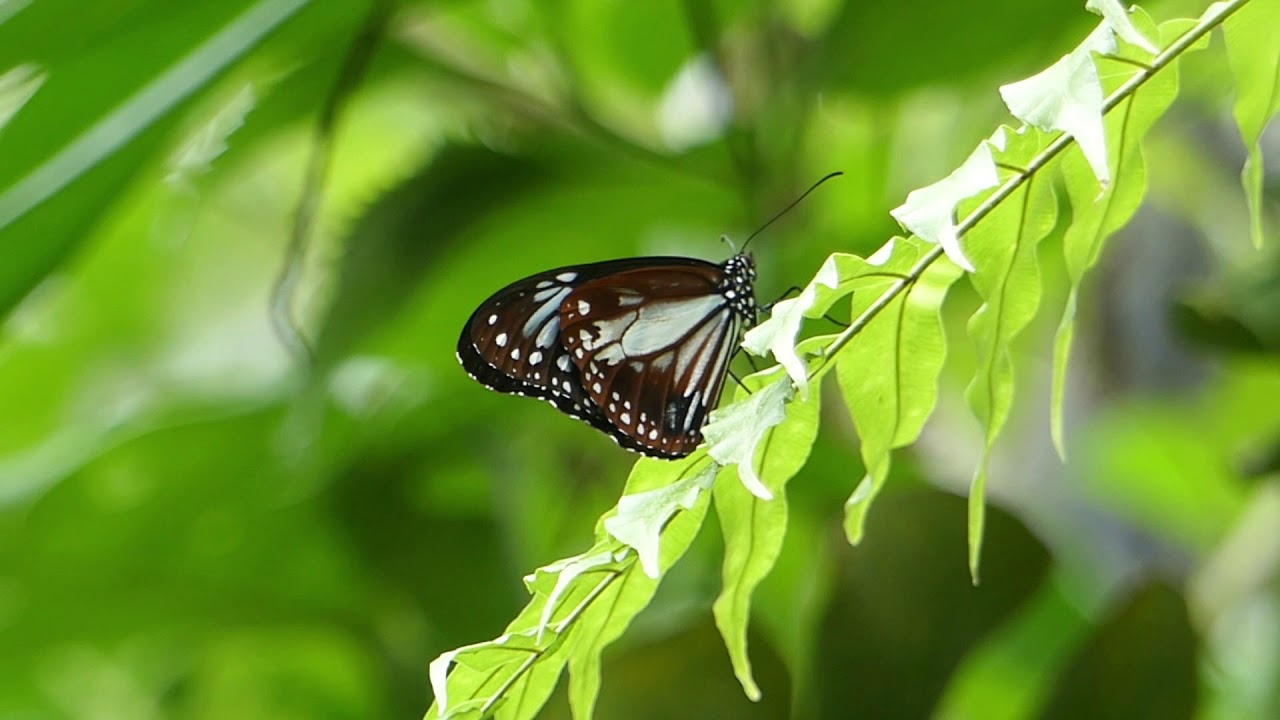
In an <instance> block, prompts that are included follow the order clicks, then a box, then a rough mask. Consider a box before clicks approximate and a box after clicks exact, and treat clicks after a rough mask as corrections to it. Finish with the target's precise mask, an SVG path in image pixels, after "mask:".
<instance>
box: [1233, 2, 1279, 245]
mask: <svg viewBox="0 0 1280 720" xmlns="http://www.w3.org/2000/svg"><path fill="white" fill-rule="evenodd" d="M1276 27H1280V3H1276V2H1266V1H1265V0H1263V1H1262V2H1252V3H1249V5H1248V6H1247V7H1245V8H1243V9H1242V10H1241V11H1240V12H1238V13H1236V14H1235V15H1234V16H1233V17H1231V18H1228V19H1227V21H1226V22H1225V23H1224V24H1223V32H1224V34H1225V35H1226V40H1227V58H1228V59H1229V60H1230V62H1231V73H1232V75H1234V76H1235V78H1234V79H1235V84H1236V102H1235V106H1234V107H1233V108H1232V112H1233V113H1234V115H1235V118H1236V123H1237V124H1238V125H1239V126H1240V135H1241V136H1242V137H1243V139H1244V145H1245V149H1246V150H1247V151H1248V153H1249V157H1248V159H1247V160H1245V164H1244V171H1243V172H1241V173H1240V182H1241V183H1242V184H1243V185H1244V193H1245V199H1246V200H1247V201H1248V203H1249V227H1250V230H1251V232H1252V235H1253V245H1254V247H1258V248H1260V247H1262V242H1263V239H1264V237H1265V236H1266V228H1265V226H1264V222H1263V207H1264V203H1263V197H1262V184H1263V178H1264V173H1263V167H1262V145H1261V140H1262V131H1263V130H1264V129H1265V128H1266V126H1267V123H1268V122H1269V121H1270V120H1271V118H1273V117H1275V115H1276V113H1277V112H1280V83H1278V82H1277V81H1276V77H1277V76H1280V43H1277V42H1276V36H1275V33H1274V32H1271V30H1272V29H1273V28H1276Z"/></svg>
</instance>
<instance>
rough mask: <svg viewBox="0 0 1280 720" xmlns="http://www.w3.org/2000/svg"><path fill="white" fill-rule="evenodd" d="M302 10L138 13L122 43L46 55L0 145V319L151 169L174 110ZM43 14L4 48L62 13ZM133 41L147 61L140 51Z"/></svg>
mask: <svg viewBox="0 0 1280 720" xmlns="http://www.w3.org/2000/svg"><path fill="white" fill-rule="evenodd" d="M308 2H309V0H258V1H257V2H253V3H249V2H245V1H244V0H240V2H239V4H238V5H237V4H236V3H232V4H227V3H203V4H193V5H190V6H187V5H183V6H181V7H182V10H181V11H178V12H184V13H186V14H187V16H186V17H185V18H182V19H181V20H180V21H178V22H174V18H173V17H172V15H171V14H172V13H173V12H175V11H174V10H173V9H171V8H170V9H166V10H165V11H158V12H154V13H150V14H145V15H144V17H143V18H141V19H140V22H139V24H138V25H136V26H133V27H131V28H130V33H129V34H128V35H121V36H116V37H110V38H109V39H104V38H95V40H97V41H98V42H97V43H95V44H94V45H91V46H88V47H87V48H81V53H80V54H79V55H78V56H76V57H74V59H72V58H64V57H58V56H56V55H53V56H51V57H53V58H56V59H53V60H51V61H50V62H49V63H48V64H47V65H46V69H47V72H48V74H49V75H48V76H49V79H48V81H47V82H46V83H45V86H44V88H43V89H42V91H41V92H40V93H38V94H36V95H35V96H34V97H33V98H32V100H31V101H30V102H29V103H27V106H26V108H25V110H24V111H23V112H22V113H21V114H19V115H18V116H17V117H15V118H14V119H13V121H12V122H10V124H9V126H8V127H7V128H6V130H5V133H4V134H3V135H0V155H3V156H5V157H6V158H7V162H6V163H5V165H4V167H3V168H2V169H0V232H3V233H4V236H5V239H6V247H7V248H9V249H8V261H7V262H5V263H4V264H3V267H4V269H3V270H2V271H0V312H7V310H8V309H10V308H11V307H12V306H13V305H14V304H15V303H16V302H17V301H18V300H19V299H20V298H21V297H22V296H23V295H25V294H26V293H27V292H29V291H30V290H31V288H33V287H34V286H35V285H36V284H37V283H38V282H39V281H40V279H41V278H43V277H44V276H45V275H46V274H47V273H48V272H49V271H50V270H52V269H53V268H54V267H56V266H57V265H58V264H59V263H60V262H61V261H62V260H63V259H64V258H65V257H67V255H68V254H69V253H70V252H71V251H73V250H74V249H75V248H76V247H77V245H78V244H79V242H80V240H81V239H82V238H83V237H84V236H85V235H86V234H87V232H86V231H87V229H88V228H89V227H90V226H91V225H92V224H93V223H94V222H96V221H97V219H98V217H99V216H100V215H101V214H102V212H103V210H104V209H105V208H110V207H111V203H110V202H108V201H107V200H108V199H109V198H110V197H111V195H112V194H114V193H115V192H118V189H119V187H120V185H121V184H123V183H125V182H127V181H128V179H129V178H131V177H133V176H134V175H135V174H136V173H137V171H138V170H139V169H141V168H145V167H146V166H147V164H148V163H147V160H148V158H149V157H151V156H153V154H154V153H155V152H156V151H157V149H158V148H159V146H160V144H161V143H162V142H163V138H164V134H165V133H166V132H167V130H168V129H169V128H170V127H171V126H172V122H173V116H174V111H175V110H177V109H179V108H180V107H181V106H182V104H183V103H184V102H185V101H187V100H188V99H189V98H191V97H192V96H193V95H194V94H195V93H196V92H197V91H199V90H200V89H201V88H202V87H205V86H206V85H208V84H209V83H210V82H211V81H212V80H213V79H214V78H215V77H216V76H217V75H218V74H219V73H220V72H222V71H224V70H225V69H226V68H228V67H229V66H231V65H232V64H233V63H234V62H236V61H237V60H239V59H240V58H241V57H243V56H244V55H245V54H246V53H248V52H250V51H251V50H252V49H253V48H254V47H256V46H258V45H259V44H261V43H262V42H263V41H264V39H265V38H266V37H267V35H268V34H269V33H270V32H271V31H272V30H274V29H275V28H276V27H278V26H280V25H281V24H283V23H285V22H287V21H289V20H290V19H291V18H293V17H294V16H295V15H297V14H298V13H299V11H300V10H302V8H304V7H305V6H306V5H307V4H308ZM48 5H49V6H48V7H39V8H38V9H36V8H33V9H31V10H30V11H28V12H23V13H20V14H19V15H18V16H17V17H15V18H14V19H13V20H11V21H10V22H8V23H6V24H5V25H4V26H0V45H3V44H5V43H6V42H7V40H6V38H9V37H22V36H21V35H20V33H22V32H23V31H24V30H25V31H27V32H31V30H30V28H31V27H32V26H31V25H28V23H32V24H35V27H40V25H39V23H41V22H42V21H45V20H47V19H48V15H45V14H46V13H54V14H55V15H54V17H57V15H56V14H57V13H59V12H60V9H59V8H58V7H57V5H58V3H49V4H48ZM152 5H154V6H159V5H163V3H152ZM175 7H176V6H175ZM42 15H44V17H41V16H42ZM331 19H332V18H324V20H326V21H328V20H331ZM54 24H55V25H57V24H58V23H54ZM312 29H313V30H315V31H317V32H319V33H327V32H332V31H333V30H334V28H332V27H323V26H320V27H313V28H312ZM140 37H141V38H146V39H145V41H139V40H138V38H140ZM138 42H143V43H144V46H145V47H149V48H150V51H149V52H147V53H138V52H136V47H137V45H136V44H135V43H138ZM22 46H23V45H22V44H18V45H16V46H14V47H22ZM103 63H107V64H112V65H113V66H114V70H115V72H113V74H112V75H111V82H110V84H103V81H102V78H101V75H100V74H99V72H98V70H99V67H100V65H101V64H103ZM166 63H167V64H166ZM53 108H59V109H58V110H57V111H54V110H53ZM70 108H75V111H73V112H68V110H69V109H70ZM52 118H57V119H56V121H53V122H50V120H51V119H52Z"/></svg>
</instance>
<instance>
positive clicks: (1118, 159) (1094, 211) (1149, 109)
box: [1050, 12, 1187, 458]
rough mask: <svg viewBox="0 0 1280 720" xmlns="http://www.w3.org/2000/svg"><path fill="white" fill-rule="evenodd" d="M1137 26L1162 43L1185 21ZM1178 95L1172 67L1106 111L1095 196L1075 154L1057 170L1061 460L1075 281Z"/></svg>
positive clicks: (1129, 206)
mask: <svg viewBox="0 0 1280 720" xmlns="http://www.w3.org/2000/svg"><path fill="white" fill-rule="evenodd" d="M1135 20H1136V21H1137V22H1138V24H1139V26H1140V27H1143V28H1146V29H1147V32H1148V33H1149V34H1152V35H1159V36H1160V37H1161V40H1162V41H1163V42H1171V41H1172V40H1173V39H1174V38H1176V37H1178V36H1179V35H1181V34H1182V33H1183V32H1185V31H1186V29H1187V23H1185V22H1177V23H1167V24H1165V25H1164V26H1161V28H1160V29H1159V30H1156V29H1155V28H1154V26H1153V25H1152V23H1151V20H1150V19H1149V18H1148V17H1147V15H1146V14H1145V13H1142V12H1138V13H1136V14H1135ZM1177 94H1178V73H1177V68H1176V67H1175V68H1169V69H1168V70H1166V71H1165V72H1161V73H1158V74H1156V75H1155V76H1153V77H1151V78H1150V79H1148V80H1147V82H1146V83H1144V84H1143V86H1142V88H1141V89H1140V90H1139V91H1138V92H1137V93H1135V94H1134V95H1132V96H1131V97H1129V98H1128V99H1126V100H1125V101H1124V102H1123V103H1121V104H1120V105H1119V106H1117V107H1116V108H1115V109H1114V110H1112V111H1111V112H1110V113H1109V114H1108V115H1107V118H1106V128H1107V132H1108V134H1109V135H1110V136H1111V137H1112V138H1115V140H1114V141H1113V142H1112V143H1111V144H1110V147H1109V150H1110V153H1111V161H1110V163H1111V167H1112V171H1113V174H1114V175H1115V178H1116V179H1115V182H1114V183H1112V184H1111V185H1110V186H1108V187H1106V188H1103V191H1102V192H1101V194H1099V192H1098V188H1097V184H1096V183H1095V182H1094V181H1093V177H1092V173H1091V171H1090V168H1089V165H1088V164H1087V162H1086V161H1085V159H1084V157H1083V156H1082V155H1081V154H1080V152H1079V151H1078V150H1069V151H1067V153H1066V154H1065V155H1064V156H1063V159H1062V162H1061V164H1060V167H1061V169H1062V176H1063V179H1064V184H1065V185H1066V190H1067V198H1068V199H1069V200H1070V202H1071V224H1070V225H1069V226H1068V227H1067V231H1066V235H1065V236H1064V237H1063V240H1062V251H1063V255H1064V258H1065V260H1066V267H1067V277H1068V280H1069V282H1070V287H1069V290H1068V293H1067V300H1066V307H1065V308H1064V310H1063V313H1062V319H1061V320H1060V321H1059V323H1058V330H1057V333H1056V335H1055V337H1054V344H1053V387H1052V397H1051V404H1050V408H1051V409H1050V427H1051V433H1052V436H1053V443H1054V447H1055V448H1057V451H1058V454H1059V456H1060V457H1063V458H1065V457H1066V438H1065V431H1064V428H1063V420H1062V417H1063V405H1064V402H1065V398H1066V383H1067V365H1068V363H1069V360H1070V355H1071V343H1072V340H1073V338H1074V336H1075V321H1076V309H1077V304H1078V302H1079V299H1078V298H1079V292H1080V283H1081V282H1082V281H1083V279H1084V276H1085V274H1086V273H1087V272H1088V271H1089V269H1090V268H1092V267H1093V265H1094V264H1095V263H1096V262H1097V260H1098V258H1099V257H1100V256H1101V253H1102V248H1103V247H1104V244H1105V242H1106V240H1107V238H1108V237H1109V236H1110V235H1111V234H1112V233H1114V232H1115V231H1116V230H1118V229H1120V228H1121V227H1123V226H1124V225H1125V223H1127V222H1128V221H1129V219H1130V218H1131V217H1133V214H1134V212H1136V211H1137V209H1138V206H1139V205H1140V204H1141V202H1142V198H1143V196H1144V195H1145V194H1146V182H1147V177H1146V163H1145V162H1144V160H1143V157H1142V147H1141V141H1142V138H1143V137H1144V136H1145V135H1146V134H1147V131H1149V130H1150V129H1151V126H1152V125H1153V124H1154V123H1155V121H1156V120H1158V119H1159V118H1160V116H1162V115H1163V114H1164V112H1165V110H1167V109H1168V107H1169V105H1170V104H1171V103H1172V102H1173V99H1174V97H1176V96H1177Z"/></svg>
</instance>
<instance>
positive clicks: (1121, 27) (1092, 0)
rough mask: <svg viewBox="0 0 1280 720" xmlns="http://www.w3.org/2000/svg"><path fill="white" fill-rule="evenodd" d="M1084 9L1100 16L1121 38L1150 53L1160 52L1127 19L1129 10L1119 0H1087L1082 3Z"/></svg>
mask: <svg viewBox="0 0 1280 720" xmlns="http://www.w3.org/2000/svg"><path fill="white" fill-rule="evenodd" d="M1084 7H1085V9H1086V10H1089V11H1090V12H1094V13H1097V14H1099V15H1101V16H1102V19H1103V21H1104V22H1106V24H1107V26H1108V27H1110V28H1111V31H1112V32H1114V33H1115V34H1116V35H1119V36H1120V39H1121V40H1124V41H1125V42H1127V43H1129V44H1130V45H1136V46H1138V47H1140V48H1142V49H1143V50H1146V51H1147V52H1149V53H1151V54H1152V55H1154V54H1156V53H1158V52H1160V49H1159V48H1157V47H1156V46H1155V45H1152V44H1151V41H1150V40H1148V39H1147V38H1146V36H1145V35H1143V34H1142V32H1140V31H1139V30H1138V29H1137V28H1136V27H1134V26H1133V23H1132V22H1131V21H1130V20H1129V11H1128V10H1126V9H1125V6H1124V5H1123V4H1122V3H1121V2H1120V0H1088V2H1086V3H1085V4H1084Z"/></svg>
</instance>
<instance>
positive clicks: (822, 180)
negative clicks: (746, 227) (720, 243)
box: [742, 170, 844, 250]
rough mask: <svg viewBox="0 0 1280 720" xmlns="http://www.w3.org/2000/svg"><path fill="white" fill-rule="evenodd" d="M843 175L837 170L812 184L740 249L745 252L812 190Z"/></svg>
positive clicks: (754, 233) (749, 238) (762, 226)
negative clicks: (760, 235)
mask: <svg viewBox="0 0 1280 720" xmlns="http://www.w3.org/2000/svg"><path fill="white" fill-rule="evenodd" d="M843 174H844V172H843V171H841V170H837V171H835V172H833V173H829V174H828V175H826V176H825V177H823V178H822V179H821V180H819V181H818V182H816V183H814V184H812V185H810V186H809V189H808V190H805V191H804V192H803V193H801V194H800V197H798V198H796V199H795V200H792V201H791V204H790V205H788V206H786V207H784V208H782V211H781V212H779V213H778V214H777V215H774V216H773V217H771V218H769V221H768V222H766V223H765V224H763V225H761V226H760V229H759V230H756V231H755V232H753V233H751V236H750V237H748V238H747V239H746V241H745V242H743V243H742V249H743V250H746V249H747V245H748V244H749V243H750V242H751V240H752V238H754V237H755V236H757V235H759V234H760V233H762V232H764V229H765V228H767V227H769V226H770V225H772V224H773V223H774V222H776V221H777V220H778V218H780V217H782V216H783V215H786V214H787V213H789V212H791V209H792V208H794V207H795V206H797V205H799V204H800V201H801V200H804V199H805V198H806V197H808V196H809V193H811V192H813V191H814V190H817V189H818V186H819V185H821V184H822V183H824V182H826V181H828V180H830V179H831V178H833V177H836V176H837V175H843Z"/></svg>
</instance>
